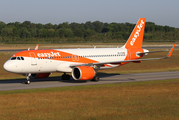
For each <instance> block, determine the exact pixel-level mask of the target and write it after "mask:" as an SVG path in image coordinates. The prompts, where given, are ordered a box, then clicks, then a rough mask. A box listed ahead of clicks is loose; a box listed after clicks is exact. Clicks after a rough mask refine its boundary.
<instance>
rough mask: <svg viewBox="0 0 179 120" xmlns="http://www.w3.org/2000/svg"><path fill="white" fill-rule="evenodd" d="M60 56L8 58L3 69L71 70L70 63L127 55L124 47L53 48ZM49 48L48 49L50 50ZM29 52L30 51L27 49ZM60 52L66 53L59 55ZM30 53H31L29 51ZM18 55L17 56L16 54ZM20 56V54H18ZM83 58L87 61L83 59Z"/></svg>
mask: <svg viewBox="0 0 179 120" xmlns="http://www.w3.org/2000/svg"><path fill="white" fill-rule="evenodd" d="M54 50H56V51H58V52H59V54H60V56H55V57H54V56H50V57H45V56H40V55H39V56H37V55H35V57H24V60H21V59H20V60H18V59H15V60H11V59H10V60H8V61H7V62H6V63H5V64H4V69H5V70H7V71H9V72H13V73H20V74H25V73H47V72H50V73H51V72H71V71H72V68H71V67H70V65H78V64H86V63H90V61H91V62H93V63H94V61H95V62H109V61H110V62H113V61H122V60H124V59H125V58H126V56H127V49H125V48H86V49H84V48H83V49H54ZM50 51H51V50H49V52H50ZM27 52H28V51H27ZM29 52H30V51H29ZM61 52H63V53H67V54H66V55H65V54H63V55H61ZM30 53H31V54H32V53H33V51H32V52H30ZM17 57H18V56H17ZM19 57H21V56H19ZM83 58H85V59H87V60H88V61H86V60H85V61H83V60H82V59H83ZM117 66H119V65H117V64H108V66H101V67H100V69H107V68H114V67H117Z"/></svg>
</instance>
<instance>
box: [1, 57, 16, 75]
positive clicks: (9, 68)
mask: <svg viewBox="0 0 179 120" xmlns="http://www.w3.org/2000/svg"><path fill="white" fill-rule="evenodd" d="M15 66H16V65H15V63H14V62H12V61H11V60H8V61H6V62H5V63H4V65H3V68H4V70H6V71H8V72H12V73H16V67H15Z"/></svg>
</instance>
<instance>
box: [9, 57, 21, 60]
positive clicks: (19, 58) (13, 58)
mask: <svg viewBox="0 0 179 120" xmlns="http://www.w3.org/2000/svg"><path fill="white" fill-rule="evenodd" d="M10 60H24V57H11V58H10Z"/></svg>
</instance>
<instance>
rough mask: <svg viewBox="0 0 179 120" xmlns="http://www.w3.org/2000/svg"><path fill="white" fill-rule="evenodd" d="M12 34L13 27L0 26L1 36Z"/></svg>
mask: <svg viewBox="0 0 179 120" xmlns="http://www.w3.org/2000/svg"><path fill="white" fill-rule="evenodd" d="M12 34H13V29H12V28H2V30H1V35H2V36H5V37H7V36H12Z"/></svg>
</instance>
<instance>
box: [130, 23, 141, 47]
mask: <svg viewBox="0 0 179 120" xmlns="http://www.w3.org/2000/svg"><path fill="white" fill-rule="evenodd" d="M143 25H144V21H143V20H141V22H140V24H139V25H138V26H137V31H136V32H135V34H134V37H133V38H132V40H131V42H130V44H131V46H133V45H134V43H135V41H136V39H137V37H138V36H139V34H140V31H141V29H142V27H143Z"/></svg>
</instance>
